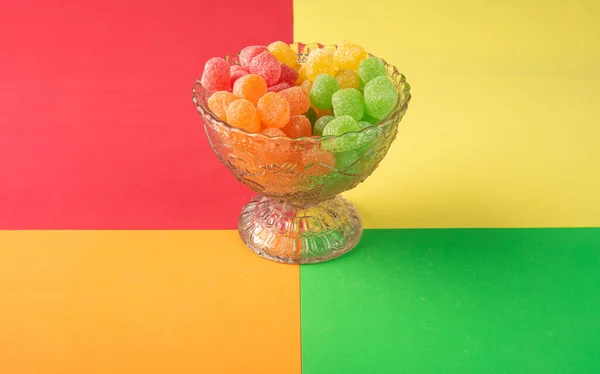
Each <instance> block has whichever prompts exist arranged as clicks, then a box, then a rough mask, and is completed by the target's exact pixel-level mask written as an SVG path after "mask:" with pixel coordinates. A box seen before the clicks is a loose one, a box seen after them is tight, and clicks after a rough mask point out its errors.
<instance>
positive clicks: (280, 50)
mask: <svg viewBox="0 0 600 374" xmlns="http://www.w3.org/2000/svg"><path fill="white" fill-rule="evenodd" d="M267 48H268V50H269V52H271V54H272V55H273V56H275V58H277V60H278V61H279V62H281V63H283V64H286V65H287V66H289V67H293V66H294V65H296V52H294V51H293V50H292V48H291V47H290V46H289V45H288V44H287V43H284V42H282V41H276V42H273V43H271V44H269V45H268V46H267ZM293 83H294V82H292V84H293Z"/></svg>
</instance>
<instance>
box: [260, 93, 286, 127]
mask: <svg viewBox="0 0 600 374" xmlns="http://www.w3.org/2000/svg"><path fill="white" fill-rule="evenodd" d="M256 109H257V110H258V114H259V115H260V120H261V122H262V124H263V125H265V126H266V127H277V128H281V127H283V126H285V125H286V124H287V123H288V121H289V120H290V104H289V103H288V101H287V100H286V99H285V98H284V97H283V96H281V95H279V94H278V93H275V92H268V93H267V94H265V95H264V96H263V97H261V98H260V100H258V104H257V106H256Z"/></svg>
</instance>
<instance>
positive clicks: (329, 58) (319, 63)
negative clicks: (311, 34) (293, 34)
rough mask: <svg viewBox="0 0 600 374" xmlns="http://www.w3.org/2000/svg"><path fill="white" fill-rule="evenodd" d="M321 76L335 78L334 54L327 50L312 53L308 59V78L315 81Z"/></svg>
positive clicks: (317, 50)
mask: <svg viewBox="0 0 600 374" xmlns="http://www.w3.org/2000/svg"><path fill="white" fill-rule="evenodd" d="M320 74H327V75H330V76H335V66H334V65H333V53H331V51H328V50H326V49H316V50H314V51H312V52H311V53H310V54H309V55H308V57H307V59H306V77H307V78H308V79H310V80H311V81H313V83H314V80H315V78H316V77H317V76H318V75H320Z"/></svg>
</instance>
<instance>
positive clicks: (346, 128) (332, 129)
mask: <svg viewBox="0 0 600 374" xmlns="http://www.w3.org/2000/svg"><path fill="white" fill-rule="evenodd" d="M359 130H360V128H359V127H358V123H356V121H355V120H354V118H352V117H350V116H340V117H336V118H335V119H333V120H331V121H330V122H329V123H328V124H327V125H326V126H325V128H323V136H340V135H344V134H346V133H349V132H356V131H359Z"/></svg>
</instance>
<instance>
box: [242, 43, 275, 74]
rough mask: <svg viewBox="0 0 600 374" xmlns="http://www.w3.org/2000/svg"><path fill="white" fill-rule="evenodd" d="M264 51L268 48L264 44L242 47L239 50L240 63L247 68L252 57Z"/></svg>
mask: <svg viewBox="0 0 600 374" xmlns="http://www.w3.org/2000/svg"><path fill="white" fill-rule="evenodd" d="M265 51H268V49H267V47H265V46H264V45H253V46H250V47H246V48H244V49H242V51H241V52H240V65H242V67H243V68H244V69H246V70H248V69H249V68H250V63H251V62H252V59H253V58H254V57H255V56H258V55H259V54H261V53H263V52H265Z"/></svg>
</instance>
